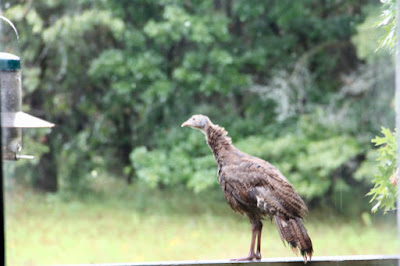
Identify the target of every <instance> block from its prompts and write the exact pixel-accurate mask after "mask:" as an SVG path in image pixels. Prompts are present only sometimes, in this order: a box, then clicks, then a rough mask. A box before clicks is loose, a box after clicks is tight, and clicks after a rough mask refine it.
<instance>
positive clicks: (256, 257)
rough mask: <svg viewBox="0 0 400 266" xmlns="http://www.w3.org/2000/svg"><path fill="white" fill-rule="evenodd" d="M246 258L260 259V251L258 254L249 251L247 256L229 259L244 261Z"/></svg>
mask: <svg viewBox="0 0 400 266" xmlns="http://www.w3.org/2000/svg"><path fill="white" fill-rule="evenodd" d="M246 260H261V254H260V253H258V254H254V253H251V254H249V255H248V256H247V257H243V258H237V259H231V261H246Z"/></svg>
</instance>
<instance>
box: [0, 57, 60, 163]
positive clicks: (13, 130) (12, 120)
mask: <svg viewBox="0 0 400 266" xmlns="http://www.w3.org/2000/svg"><path fill="white" fill-rule="evenodd" d="M0 89H1V129H2V148H3V160H18V159H33V156H31V155H21V154H20V153H21V151H22V128H51V127H54V124H52V123H50V122H47V121H45V120H42V119H40V118H37V117H34V116H32V115H29V114H27V113H24V112H22V111H21V105H22V95H21V94H22V92H21V60H20V58H19V57H18V56H16V55H13V54H10V53H2V52H0Z"/></svg>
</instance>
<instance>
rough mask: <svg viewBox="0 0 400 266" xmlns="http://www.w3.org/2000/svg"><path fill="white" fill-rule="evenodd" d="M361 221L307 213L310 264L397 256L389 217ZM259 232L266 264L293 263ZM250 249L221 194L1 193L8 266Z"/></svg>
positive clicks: (110, 189)
mask: <svg viewBox="0 0 400 266" xmlns="http://www.w3.org/2000/svg"><path fill="white" fill-rule="evenodd" d="M102 182H104V181H102ZM100 183H101V182H100ZM105 187H106V188H107V189H104V188H105ZM349 204H350V203H349ZM361 220H362V219H361V218H358V217H356V218H352V219H348V218H344V217H337V216H336V215H334V214H333V213H329V212H327V211H325V212H324V213H321V212H320V211H314V212H313V211H311V213H310V215H309V216H308V218H307V221H306V223H305V224H306V227H307V229H308V232H309V234H310V236H311V238H312V240H313V244H314V250H315V254H314V256H328V255H352V254H353V255H356V254H357V255H360V254H396V253H397V248H398V240H397V234H396V226H395V216H394V215H393V214H389V215H385V217H384V218H383V219H382V217H378V215H374V216H372V222H371V224H370V225H365V224H364V223H362V221H361ZM264 224H265V226H264V231H263V237H262V254H263V256H264V257H283V256H294V254H293V253H292V251H291V250H290V249H289V248H285V247H284V245H283V244H282V243H281V241H280V238H279V235H278V233H277V231H276V229H275V226H274V225H273V224H271V223H270V222H269V221H266V222H265V223H264ZM249 241H250V224H249V222H248V220H247V219H246V218H243V217H241V216H239V215H236V214H234V213H233V212H232V211H231V210H230V209H229V207H228V206H227V205H226V203H225V202H224V200H223V197H222V194H221V193H220V192H219V191H211V192H209V193H207V194H204V193H203V194H197V195H193V194H191V193H189V192H186V191H184V190H181V189H175V190H167V191H158V190H150V189H145V188H143V187H141V186H137V185H132V186H129V187H126V186H125V185H124V184H122V183H118V182H106V183H101V184H100V185H99V187H98V188H97V192H96V193H95V194H87V195H86V196H85V197H81V198H79V199H77V198H73V197H62V195H61V196H60V195H58V196H54V195H45V194H37V193H34V192H32V191H30V190H22V189H14V190H12V191H8V192H6V259H7V262H8V265H51V264H75V263H102V262H103V263H105V262H140V261H161V260H194V259H195V260H201V259H226V258H234V257H238V256H243V255H246V254H247V252H248V248H249Z"/></svg>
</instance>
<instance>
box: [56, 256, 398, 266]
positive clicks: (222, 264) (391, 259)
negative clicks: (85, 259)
mask: <svg viewBox="0 0 400 266" xmlns="http://www.w3.org/2000/svg"><path fill="white" fill-rule="evenodd" d="M399 262H400V255H362V256H332V257H314V258H312V261H311V262H308V263H307V265H310V266H311V265H313V266H322V265H328V266H333V265H335V266H349V265H359V266H361V265H363V266H364V265H365V266H371V265H385V266H386V265H388V266H392V265H393V266H395V265H399V266H400V264H399ZM78 265H79V266H89V265H90V266H141V265H143V266H184V265H185V266H186V265H187V266H227V265H230V266H239V265H245V266H283V265H289V266H293V265H304V262H303V260H302V259H301V258H299V257H294V258H270V259H268V258H266V259H262V260H261V261H244V262H232V261H229V260H199V261H196V260H193V261H158V262H132V263H129V262H126V263H100V264H78ZM78 265H77V264H75V265H74V266H78ZM64 266H66V265H64Z"/></svg>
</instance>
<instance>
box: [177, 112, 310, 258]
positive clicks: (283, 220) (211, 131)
mask: <svg viewBox="0 0 400 266" xmlns="http://www.w3.org/2000/svg"><path fill="white" fill-rule="evenodd" d="M182 127H191V128H195V129H198V130H200V131H201V132H203V133H204V134H205V135H206V140H207V144H208V146H209V147H210V149H211V150H212V152H213V154H214V157H215V160H216V161H217V166H218V182H219V184H220V185H221V188H222V190H223V192H224V196H225V199H226V201H227V202H228V204H229V205H230V206H231V208H232V209H233V210H234V211H235V212H238V213H241V214H244V215H247V216H248V217H249V219H250V222H251V231H252V235H251V244H250V252H249V254H248V256H246V257H243V258H239V259H233V260H238V261H241V260H254V259H257V260H259V259H261V251H260V249H261V230H262V226H263V225H262V222H261V221H262V220H263V219H264V218H266V217H269V218H270V219H271V220H272V219H273V220H274V222H275V224H276V227H277V228H278V231H279V235H280V237H281V239H282V241H283V243H285V241H286V242H287V243H289V245H290V246H291V247H292V250H293V251H294V252H295V254H297V251H298V250H300V252H301V255H302V256H303V258H304V263H306V262H307V256H308V257H309V259H310V260H311V257H312V253H313V247H312V243H311V239H310V237H309V236H308V234H307V230H306V229H305V227H304V225H303V223H302V218H304V216H305V215H306V213H307V207H306V205H305V204H304V202H303V200H302V199H301V198H300V196H299V195H298V194H297V192H296V191H295V189H294V188H293V186H292V185H291V184H290V183H289V181H288V180H287V179H286V178H285V177H284V176H283V174H281V172H280V171H279V170H278V169H276V168H275V167H274V166H273V165H271V164H270V163H268V162H266V161H264V160H262V159H260V158H257V157H254V156H251V155H248V154H246V153H244V152H241V151H240V150H238V149H237V148H235V147H234V146H233V145H232V141H231V138H229V137H227V134H228V132H226V131H225V129H224V128H223V127H219V126H218V125H214V124H213V123H212V122H211V120H210V119H209V118H208V117H207V116H204V115H194V116H192V117H191V118H190V119H189V120H187V121H186V122H184V123H183V124H182ZM256 239H257V248H256V251H255V250H254V249H255V242H256Z"/></svg>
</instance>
